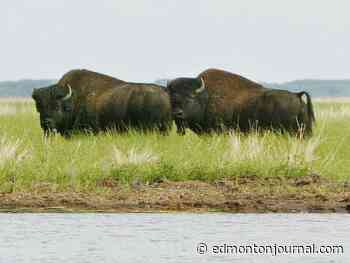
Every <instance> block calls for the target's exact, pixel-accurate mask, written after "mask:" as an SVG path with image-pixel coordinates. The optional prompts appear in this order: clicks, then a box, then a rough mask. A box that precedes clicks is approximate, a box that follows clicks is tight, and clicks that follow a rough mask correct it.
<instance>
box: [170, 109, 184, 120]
mask: <svg viewBox="0 0 350 263" xmlns="http://www.w3.org/2000/svg"><path fill="white" fill-rule="evenodd" d="M173 117H174V118H175V119H184V118H185V114H184V112H183V110H180V109H176V110H174V111H173Z"/></svg>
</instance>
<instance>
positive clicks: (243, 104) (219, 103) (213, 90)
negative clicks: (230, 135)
mask: <svg viewBox="0 0 350 263" xmlns="http://www.w3.org/2000/svg"><path fill="white" fill-rule="evenodd" d="M167 90H168V92H169V94H170V98H171V103H172V111H173V117H174V120H175V123H176V126H177V130H178V133H180V134H184V133H185V128H186V127H188V128H190V129H191V130H193V131H194V132H196V133H197V134H203V133H212V132H216V133H220V132H224V131H229V130H232V129H239V130H241V131H242V132H247V131H250V130H251V129H252V128H256V129H258V130H265V129H272V130H276V131H281V132H284V131H287V132H290V133H302V134H311V133H312V125H313V122H314V121H315V117H314V111H313V106H312V102H311V98H310V95H309V94H308V93H307V92H304V91H303V92H299V93H292V92H289V91H284V90H273V89H268V88H266V87H264V86H262V85H260V84H258V83H255V82H253V81H251V80H248V79H246V78H244V77H242V76H239V75H237V74H233V73H230V72H227V71H223V70H219V69H209V70H206V71H204V72H202V73H201V74H199V76H198V77H197V78H178V79H174V80H172V81H170V82H169V83H168V86H167ZM304 98H305V101H304Z"/></svg>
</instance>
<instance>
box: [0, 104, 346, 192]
mask: <svg viewBox="0 0 350 263" xmlns="http://www.w3.org/2000/svg"><path fill="white" fill-rule="evenodd" d="M315 112H316V118H317V125H316V130H315V133H314V136H313V137H312V138H310V139H308V140H298V139H296V138H292V137H289V136H287V135H278V134H271V133H266V134H264V135H256V134H251V135H249V136H242V135H239V134H231V135H221V136H211V137H209V136H208V137H198V136H196V135H195V134H193V133H190V132H188V133H187V135H186V136H183V137H181V136H178V135H176V133H175V129H173V131H172V132H171V134H170V136H161V135H157V134H148V135H144V134H137V133H135V132H130V133H128V134H123V135H118V134H111V133H106V134H101V135H98V136H93V135H83V134H81V135H76V136H74V137H73V138H71V139H68V140H67V139H64V138H62V137H61V136H55V137H52V138H50V139H44V138H43V135H42V131H41V129H40V126H39V116H38V114H37V113H36V111H35V108H34V104H33V102H32V101H31V100H29V99H28V100H26V99H2V100H1V101H0V123H1V124H0V192H3V193H4V192H6V193H9V192H31V191H40V190H43V191H70V190H72V191H89V192H101V191H104V190H106V189H108V186H110V185H116V184H117V185H119V184H123V185H134V184H152V183H154V182H159V181H164V180H169V181H187V180H200V181H207V182H213V181H216V180H221V179H227V178H229V179H233V180H235V178H238V177H239V176H244V175H256V176H258V177H266V176H269V177H270V176H279V177H283V176H303V175H308V174H311V173H315V174H319V175H320V176H321V177H324V178H328V179H330V180H334V181H348V180H349V179H350V100H347V99H341V100H324V101H322V100H315Z"/></svg>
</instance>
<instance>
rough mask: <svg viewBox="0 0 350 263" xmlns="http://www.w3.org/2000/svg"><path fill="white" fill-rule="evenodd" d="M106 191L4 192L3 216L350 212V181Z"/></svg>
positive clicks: (260, 181)
mask: <svg viewBox="0 0 350 263" xmlns="http://www.w3.org/2000/svg"><path fill="white" fill-rule="evenodd" d="M104 187H105V189H106V190H105V191H102V192H98V193H92V192H86V193H85V192H74V191H69V192H51V191H47V190H45V189H38V190H37V191H33V192H14V193H0V212H112V213H118V212H230V213H350V185H349V183H335V182H330V181H326V180H324V179H322V178H321V177H320V176H318V175H315V174H311V175H308V176H304V177H297V178H286V177H266V178H260V177H255V176H240V177H237V178H234V179H227V180H221V181H215V182H212V183H207V182H201V181H185V182H170V181H165V182H159V183H156V184H153V185H142V184H137V183H136V184H133V185H131V186H118V185H113V184H110V183H109V182H105V186H104Z"/></svg>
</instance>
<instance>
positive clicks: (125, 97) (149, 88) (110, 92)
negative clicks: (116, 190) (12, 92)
mask: <svg viewBox="0 0 350 263" xmlns="http://www.w3.org/2000/svg"><path fill="white" fill-rule="evenodd" d="M32 97H33V99H34V101H35V104H36V108H37V111H38V112H39V114H40V124H41V127H42V129H43V130H44V134H46V135H47V134H50V133H51V132H58V133H60V134H61V135H64V136H69V135H70V134H72V132H73V131H78V130H85V131H91V132H93V133H97V132H99V131H106V130H115V131H118V132H123V131H127V130H128V129H130V128H133V129H136V130H140V131H153V130H158V131H160V132H162V133H167V132H168V131H169V129H170V128H171V124H172V112H171V103H170V98H169V95H168V93H167V92H166V91H164V89H163V88H161V87H160V86H158V85H154V84H143V83H129V82H125V81H122V80H119V79H116V78H113V77H110V76H107V75H103V74H100V73H97V72H93V71H89V70H72V71H69V72H68V73H66V74H65V75H64V76H63V77H62V78H61V79H60V80H59V81H58V83H57V84H55V85H52V86H49V87H44V88H39V89H34V91H33V94H32Z"/></svg>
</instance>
